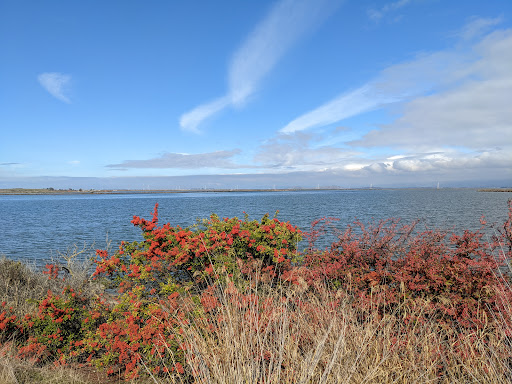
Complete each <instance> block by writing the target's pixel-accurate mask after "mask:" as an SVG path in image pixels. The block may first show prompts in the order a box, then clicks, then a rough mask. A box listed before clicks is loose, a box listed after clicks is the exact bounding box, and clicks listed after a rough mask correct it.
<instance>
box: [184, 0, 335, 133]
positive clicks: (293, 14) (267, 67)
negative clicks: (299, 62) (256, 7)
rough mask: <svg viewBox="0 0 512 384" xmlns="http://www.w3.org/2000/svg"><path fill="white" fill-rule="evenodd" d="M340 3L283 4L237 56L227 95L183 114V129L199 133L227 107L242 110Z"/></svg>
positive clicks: (300, 0) (287, 0) (292, 0)
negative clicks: (280, 64) (292, 48)
mask: <svg viewBox="0 0 512 384" xmlns="http://www.w3.org/2000/svg"><path fill="white" fill-rule="evenodd" d="M339 2H340V1H339V0H282V1H280V2H278V3H277V4H276V5H275V6H274V7H273V8H272V9H271V10H270V12H269V14H268V15H267V16H266V17H265V19H263V21H262V22H261V23H260V24H258V25H257V26H256V28H255V29H254V30H253V31H252V33H251V34H250V35H249V37H248V38H247V40H246V41H245V42H244V44H242V46H241V47H240V48H239V49H238V50H237V51H236V52H235V54H234V55H233V59H232V60H231V64H230V66H229V70H228V79H229V80H228V87H229V88H228V92H227V94H226V95H225V96H222V97H219V98H217V99H215V100H213V101H211V102H208V103H205V104H202V105H200V106H198V107H196V108H194V109H192V110H191V111H189V112H187V113H185V114H183V115H182V116H181V118H180V126H181V128H182V129H183V130H185V131H190V132H198V126H199V125H200V124H201V123H202V122H203V121H204V120H205V119H207V118H208V117H210V116H212V115H214V114H216V113H218V112H220V111H221V110H223V109H224V108H226V107H227V106H235V107H240V106H242V105H243V104H244V103H246V102H247V99H248V98H249V97H250V96H251V95H252V94H253V93H254V92H255V91H256V90H257V88H258V87H259V85H260V83H261V81H262V80H263V79H264V77H265V76H266V75H267V74H268V73H269V72H270V71H271V70H272V69H273V68H274V66H275V65H276V64H277V62H278V61H279V60H280V59H281V58H282V57H283V56H284V55H285V54H286V52H287V51H288V50H290V48H291V47H292V46H293V45H294V44H296V43H297V41H298V40H299V39H300V38H301V37H302V36H303V35H304V34H306V33H307V32H309V31H311V30H312V29H313V28H314V27H315V26H317V25H318V24H320V23H321V22H322V21H323V20H324V19H325V18H326V17H327V16H328V15H329V13H331V12H332V11H333V10H334V9H335V7H336V6H337V4H338V3H339Z"/></svg>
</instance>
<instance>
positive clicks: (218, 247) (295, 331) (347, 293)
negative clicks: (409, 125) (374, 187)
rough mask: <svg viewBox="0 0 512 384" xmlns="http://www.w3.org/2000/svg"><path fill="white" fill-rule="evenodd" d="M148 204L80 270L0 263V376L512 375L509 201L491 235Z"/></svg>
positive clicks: (418, 378)
mask: <svg viewBox="0 0 512 384" xmlns="http://www.w3.org/2000/svg"><path fill="white" fill-rule="evenodd" d="M157 209H158V206H155V210H154V212H153V214H152V218H151V219H143V218H140V217H134V219H133V220H132V223H133V224H134V225H135V226H138V227H140V229H141V231H142V240H141V241H137V242H133V243H122V244H121V245H120V247H119V249H117V250H115V251H109V250H98V251H97V252H96V256H95V257H94V265H95V270H94V273H93V274H92V276H88V274H87V271H88V269H87V267H86V266H80V265H77V264H74V260H73V258H72V257H69V258H68V260H67V261H68V263H67V265H57V264H49V265H47V266H46V268H45V271H44V274H39V273H35V272H32V271H31V270H30V269H29V268H27V267H26V266H25V265H23V264H21V263H19V262H13V261H10V260H7V259H3V260H1V261H0V264H1V265H0V344H1V346H0V383H17V382H38V381H41V380H43V381H47V382H51V381H52V380H53V382H56V383H57V382H62V383H64V382H77V383H78V382H80V383H82V382H83V383H91V382H108V381H109V380H110V381H111V382H118V381H119V380H120V379H123V380H127V381H135V382H141V383H142V382H153V383H155V382H156V383H226V382H233V383H234V382H249V383H312V382H320V383H361V382H365V383H366V382H368V383H408V382H434V383H454V382H461V383H462V382H463V383H471V382H473V383H502V382H507V381H510V380H511V379H512V305H511V303H512V288H511V285H510V283H511V279H510V273H508V272H507V271H510V270H509V269H507V268H508V264H507V263H508V262H509V260H510V257H511V256H512V202H509V217H508V220H507V221H506V222H505V223H504V224H503V225H501V226H495V227H494V230H495V235H494V236H493V237H492V238H485V237H484V235H483V231H482V230H481V231H476V232H471V231H464V232H463V233H462V234H450V233H447V232H444V231H440V230H425V231H420V230H419V228H417V226H416V225H415V224H414V223H412V224H405V225H404V224H401V223H400V222H399V221H398V220H393V219H390V220H386V221H382V222H378V223H370V224H363V223H354V224H353V225H350V226H348V227H347V228H346V229H345V230H343V231H339V230H337V229H336V228H335V227H334V226H332V225H331V224H332V222H333V220H334V219H328V218H324V219H321V220H317V221H316V222H314V223H312V226H311V229H310V231H308V232H301V231H300V230H299V229H298V228H297V227H295V226H293V225H292V224H290V223H288V222H282V221H280V220H278V219H277V218H276V217H274V218H271V217H269V216H268V215H265V216H264V217H263V218H262V219H261V220H260V221H250V220H249V219H248V217H245V218H243V219H239V218H236V217H235V218H219V217H217V216H215V215H212V216H211V217H210V219H208V220H204V221H202V222H201V223H198V224H197V225H195V226H192V227H188V228H182V227H179V226H177V227H172V226H170V225H169V224H163V225H160V224H159V223H158V211H157ZM485 225H486V224H485V223H484V222H482V226H483V227H484V226H485ZM329 231H334V232H335V238H336V240H335V241H334V242H333V243H332V244H331V245H330V246H329V247H327V248H325V249H319V248H317V247H316V243H317V241H318V240H319V239H320V238H321V237H322V236H323V235H325V234H327V233H328V232H329ZM301 239H304V240H305V241H307V243H308V246H307V247H306V249H305V250H304V251H301V252H299V251H298V248H297V244H298V242H299V241H300V240H301Z"/></svg>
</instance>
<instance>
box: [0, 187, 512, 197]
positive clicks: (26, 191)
mask: <svg viewBox="0 0 512 384" xmlns="http://www.w3.org/2000/svg"><path fill="white" fill-rule="evenodd" d="M399 189H400V190H407V189H409V190H411V189H413V190H419V189H436V188H422V187H416V188H376V187H374V188H272V189H270V188H269V189H256V188H252V189H251V188H245V189H154V190H140V189H88V190H85V189H79V190H76V189H52V188H34V189H30V188H5V189H0V195H115V194H119V195H122V194H163V193H226V192H299V191H304V192H306V191H370V190H399ZM442 189H445V190H446V189H476V188H442ZM477 191H478V192H512V188H480V189H477Z"/></svg>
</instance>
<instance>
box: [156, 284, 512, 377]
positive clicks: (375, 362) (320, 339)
mask: <svg viewBox="0 0 512 384" xmlns="http://www.w3.org/2000/svg"><path fill="white" fill-rule="evenodd" d="M211 300H218V301H219V302H220V304H221V305H220V306H218V307H217V308H218V309H216V310H212V311H210V312H208V313H205V314H203V316H195V319H194V320H193V321H191V322H188V323H187V322H183V324H182V330H183V331H182V332H183V333H182V334H181V335H179V336H182V337H183V338H184V341H185V343H186V346H187V353H186V362H187V364H188V366H189V367H190V369H191V371H192V373H193V377H194V381H193V382H195V383H204V384H206V383H218V384H220V383H290V384H291V383H294V384H298V383H493V384H494V383H495V384H498V383H505V382H510V380H511V378H512V375H511V374H512V370H511V366H510V365H509V361H506V360H504V359H503V356H511V353H512V346H511V344H510V340H509V339H508V338H507V336H506V334H505V333H504V330H503V329H498V328H496V327H491V326H489V328H487V329H483V330H481V332H480V333H479V334H475V333H468V332H466V333H465V332H463V331H461V332H460V333H459V334H458V335H456V336H454V332H455V330H454V329H449V328H446V326H443V325H442V324H439V323H437V322H436V321H434V320H431V321H426V322H425V323H423V324H419V323H409V324H405V323H404V322H403V321H402V320H403V318H402V316H403V314H404V313H405V311H406V310H407V311H417V312H418V314H419V313H421V312H422V311H423V308H424V307H423V306H424V305H425V306H426V305H428V302H427V301H425V302H423V303H422V302H418V301H416V302H415V303H405V304H404V305H405V306H407V309H405V307H404V308H402V309H400V310H397V311H395V312H393V313H389V314H385V315H384V316H380V315H378V314H377V313H371V312H370V313H369V314H368V313H367V314H366V316H365V318H364V319H362V317H361V313H360V312H359V311H358V310H356V309H354V307H353V306H351V305H350V303H349V298H348V297H347V296H346V295H345V294H344V292H343V291H341V290H338V291H336V292H334V291H332V290H329V289H327V288H326V287H323V286H318V287H316V289H315V290H311V289H303V290H301V289H300V288H297V287H295V288H283V287H281V288H280V289H270V287H269V286H265V285H264V284H263V285H262V284H260V285H258V288H257V289H255V290H253V291H252V292H248V291H247V290H245V289H243V288H240V287H237V286H235V285H234V284H230V283H229V282H228V283H227V284H225V285H222V286H220V285H219V286H217V287H216V289H215V290H212V296H211ZM508 308H509V309H511V306H510V305H509V307H508ZM502 315H504V314H502ZM155 382H159V381H158V380H157V379H155ZM164 382H167V381H164ZM169 382H180V379H179V378H176V377H174V378H169ZM182 382H184V381H182Z"/></svg>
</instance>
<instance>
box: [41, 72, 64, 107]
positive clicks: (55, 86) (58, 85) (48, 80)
mask: <svg viewBox="0 0 512 384" xmlns="http://www.w3.org/2000/svg"><path fill="white" fill-rule="evenodd" d="M37 80H38V81H39V84H41V85H42V87H43V88H44V89H46V90H47V91H48V93H50V95H52V96H53V97H55V98H56V99H59V100H60V101H63V102H65V103H71V100H70V99H69V97H68V95H67V93H68V90H69V85H70V82H71V76H70V75H65V74H62V73H58V72H47V73H41V74H40V75H39V76H37Z"/></svg>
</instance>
